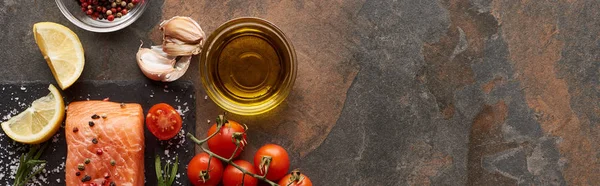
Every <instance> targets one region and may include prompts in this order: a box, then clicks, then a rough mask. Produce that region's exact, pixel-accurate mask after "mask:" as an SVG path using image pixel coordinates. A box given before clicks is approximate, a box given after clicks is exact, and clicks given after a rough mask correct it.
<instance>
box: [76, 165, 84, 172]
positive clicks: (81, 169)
mask: <svg viewBox="0 0 600 186" xmlns="http://www.w3.org/2000/svg"><path fill="white" fill-rule="evenodd" d="M77 169H79V170H80V171H84V170H85V166H84V165H83V164H79V165H77Z"/></svg>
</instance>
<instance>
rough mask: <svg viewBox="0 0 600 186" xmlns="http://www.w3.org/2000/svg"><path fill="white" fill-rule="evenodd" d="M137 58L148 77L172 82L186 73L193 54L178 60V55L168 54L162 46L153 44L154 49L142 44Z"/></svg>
mask: <svg viewBox="0 0 600 186" xmlns="http://www.w3.org/2000/svg"><path fill="white" fill-rule="evenodd" d="M136 59H137V63H138V66H139V67H140V69H141V70H142V73H144V75H145V76H146V77H148V78H150V79H152V80H155V81H163V82H171V81H175V80H177V79H179V78H180V77H181V76H183V74H185V71H187V69H188V67H189V66H190V61H191V59H192V56H183V57H181V58H180V59H178V60H177V59H176V57H172V56H167V53H165V52H163V51H162V48H161V47H160V46H152V49H149V48H142V47H141V46H140V49H139V50H138V52H137V55H136Z"/></svg>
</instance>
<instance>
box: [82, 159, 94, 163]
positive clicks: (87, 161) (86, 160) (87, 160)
mask: <svg viewBox="0 0 600 186" xmlns="http://www.w3.org/2000/svg"><path fill="white" fill-rule="evenodd" d="M91 161H92V160H90V159H89V158H86V159H85V162H84V163H85V164H90V162H91Z"/></svg>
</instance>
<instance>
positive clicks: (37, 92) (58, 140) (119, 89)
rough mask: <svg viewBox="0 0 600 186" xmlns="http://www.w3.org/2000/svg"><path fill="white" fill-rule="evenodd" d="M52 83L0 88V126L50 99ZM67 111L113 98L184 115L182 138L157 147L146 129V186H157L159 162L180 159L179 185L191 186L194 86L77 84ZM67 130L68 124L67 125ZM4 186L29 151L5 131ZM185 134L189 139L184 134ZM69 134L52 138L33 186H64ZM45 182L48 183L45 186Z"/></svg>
mask: <svg viewBox="0 0 600 186" xmlns="http://www.w3.org/2000/svg"><path fill="white" fill-rule="evenodd" d="M50 83H51V82H27V83H0V121H2V122H3V121H6V120H7V119H8V118H9V117H11V116H14V115H16V114H18V113H20V112H21V111H23V110H25V109H26V108H27V107H29V105H30V104H31V102H33V100H35V99H37V98H39V97H42V96H45V95H47V94H48V93H49V91H48V90H47V88H48V85H49V84H50ZM63 96H64V101H65V105H67V104H68V103H69V102H72V101H81V100H87V99H90V100H102V99H104V98H107V97H108V98H110V101H114V102H126V103H139V104H141V105H142V108H143V109H144V115H145V114H147V112H148V109H150V107H151V106H152V105H154V104H156V103H160V102H164V103H168V104H170V105H172V106H173V107H175V109H177V110H179V111H181V112H180V113H182V114H183V115H182V119H183V128H182V131H181V132H180V134H179V135H178V136H176V137H175V138H173V139H171V140H170V141H162V142H161V141H158V140H157V139H156V138H155V137H154V136H153V135H152V134H151V133H150V132H149V131H148V130H147V129H146V133H145V137H146V138H145V139H146V141H145V143H146V151H145V162H144V163H145V169H146V171H145V177H146V185H157V184H156V174H155V171H154V157H155V155H157V154H158V155H160V156H161V158H162V159H163V161H162V162H163V164H164V163H165V161H168V160H171V161H174V160H175V156H178V157H179V162H180V166H179V177H178V178H177V179H176V183H175V184H174V185H189V181H188V179H187V176H186V174H185V173H186V166H185V165H186V164H187V162H189V161H190V160H191V158H192V157H193V156H194V144H193V142H192V141H191V140H189V139H187V138H185V135H184V134H185V133H187V132H194V131H195V123H196V117H195V110H196V108H195V103H196V102H195V92H194V87H193V84H192V83H191V82H186V81H177V82H173V83H160V82H151V81H88V82H78V83H76V84H74V85H73V86H72V87H70V88H68V89H67V90H66V91H64V92H63ZM63 126H64V123H63ZM0 131H1V132H0V164H3V166H0V185H12V182H13V180H14V178H11V177H10V175H11V168H10V167H11V166H14V167H16V165H17V162H18V157H19V156H20V155H21V154H22V153H24V152H25V151H26V150H27V146H26V145H23V144H20V143H15V142H14V141H12V140H11V139H10V138H8V136H6V135H5V134H4V131H2V130H0ZM184 132H185V133H184ZM64 136H65V131H64V128H61V129H60V130H59V132H58V133H57V134H56V135H55V136H54V137H53V138H51V140H49V141H50V143H51V145H50V146H49V148H48V149H47V150H46V151H45V152H44V154H43V155H42V158H41V159H45V160H47V161H48V164H47V165H46V170H47V171H46V173H43V174H42V175H41V178H37V180H38V182H37V183H35V184H33V185H64V178H65V173H64V162H65V159H66V155H67V147H66V142H65V137H64ZM44 179H45V181H44Z"/></svg>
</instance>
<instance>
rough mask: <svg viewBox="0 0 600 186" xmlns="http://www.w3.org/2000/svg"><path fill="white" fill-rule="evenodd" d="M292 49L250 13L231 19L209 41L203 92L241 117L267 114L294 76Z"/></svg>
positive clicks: (270, 26)
mask: <svg viewBox="0 0 600 186" xmlns="http://www.w3.org/2000/svg"><path fill="white" fill-rule="evenodd" d="M296 71H297V63H296V53H295V51H294V48H293V46H292V44H291V43H290V42H289V40H288V39H287V37H286V36H285V35H284V34H283V32H282V31H281V30H280V29H279V28H277V26H275V25H274V24H272V23H270V22H268V21H266V20H263V19H260V18H253V17H243V18H237V19H233V20H230V21H228V22H226V23H224V24H223V25H221V26H219V28H217V29H216V30H215V31H214V32H213V33H212V34H211V35H210V36H209V37H208V39H207V42H206V43H205V44H204V47H203V50H202V53H201V54H200V76H201V81H202V85H203V86H204V89H205V90H206V93H207V95H208V96H209V97H210V98H211V99H212V100H213V101H214V102H215V103H216V104H217V105H219V106H220V107H221V108H223V109H225V110H226V111H228V112H231V113H235V114H239V115H257V114H262V113H265V112H267V111H269V110H272V109H273V108H275V107H277V105H279V104H281V103H282V102H283V101H284V100H285V98H286V97H287V96H288V94H289V93H290V91H291V89H292V86H293V85H294V81H295V80H296Z"/></svg>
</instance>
